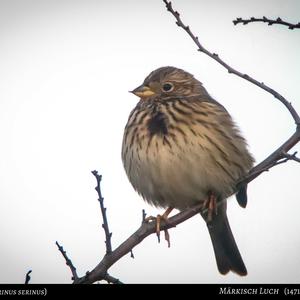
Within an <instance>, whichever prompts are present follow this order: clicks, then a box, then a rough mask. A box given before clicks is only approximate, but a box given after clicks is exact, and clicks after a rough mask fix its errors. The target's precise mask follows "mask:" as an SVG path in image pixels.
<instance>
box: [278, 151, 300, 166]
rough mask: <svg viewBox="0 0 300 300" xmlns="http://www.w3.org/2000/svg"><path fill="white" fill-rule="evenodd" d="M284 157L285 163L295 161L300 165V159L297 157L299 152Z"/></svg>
mask: <svg viewBox="0 0 300 300" xmlns="http://www.w3.org/2000/svg"><path fill="white" fill-rule="evenodd" d="M282 155H283V156H284V157H285V161H288V160H294V161H296V162H299V163H300V158H299V157H297V156H296V155H297V151H296V152H294V153H293V154H289V153H283V154H282Z"/></svg>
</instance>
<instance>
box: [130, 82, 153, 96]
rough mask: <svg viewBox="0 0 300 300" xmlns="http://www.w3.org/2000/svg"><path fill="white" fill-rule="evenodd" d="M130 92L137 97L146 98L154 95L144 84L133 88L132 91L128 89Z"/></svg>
mask: <svg viewBox="0 0 300 300" xmlns="http://www.w3.org/2000/svg"><path fill="white" fill-rule="evenodd" d="M130 93H133V94H135V95H136V96H138V97H141V98H146V97H150V96H152V95H154V94H155V93H154V92H153V91H152V90H151V89H150V88H149V87H148V86H146V85H141V86H139V87H137V88H136V89H134V90H133V91H130Z"/></svg>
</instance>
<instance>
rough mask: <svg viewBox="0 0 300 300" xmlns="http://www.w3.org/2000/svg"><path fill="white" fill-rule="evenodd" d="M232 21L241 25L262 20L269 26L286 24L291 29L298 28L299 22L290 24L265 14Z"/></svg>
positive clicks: (299, 26)
mask: <svg viewBox="0 0 300 300" xmlns="http://www.w3.org/2000/svg"><path fill="white" fill-rule="evenodd" d="M232 22H233V24H234V25H237V24H240V23H242V24H243V25H247V24H249V23H254V22H264V23H268V25H269V26H270V25H273V24H280V25H284V26H288V28H289V29H291V30H293V29H295V28H300V22H299V23H297V24H292V23H289V22H285V21H283V20H281V18H277V19H276V20H271V19H268V18H266V17H265V16H264V17H262V18H254V17H252V18H250V19H242V18H236V19H235V20H233V21H232Z"/></svg>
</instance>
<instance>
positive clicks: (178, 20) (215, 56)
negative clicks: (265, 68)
mask: <svg viewBox="0 0 300 300" xmlns="http://www.w3.org/2000/svg"><path fill="white" fill-rule="evenodd" d="M163 2H164V3H165V4H166V7H167V10H168V11H169V12H170V13H171V14H172V15H173V16H174V17H175V18H176V24H177V25H178V26H179V27H181V28H182V29H183V30H185V31H186V32H187V34H188V35H189V36H190V37H191V38H192V40H193V41H194V43H195V44H196V45H197V47H198V51H200V52H203V53H205V54H206V55H208V56H209V57H211V58H212V59H214V60H215V61H217V62H218V63H219V64H221V65H222V66H223V67H224V68H226V69H227V71H228V72H229V73H232V74H234V75H236V76H239V77H241V78H244V79H245V80H247V81H250V82H251V83H253V84H255V85H256V86H258V87H260V88H262V89H263V90H265V91H267V92H268V93H270V94H272V95H273V96H274V97H275V98H277V99H278V100H279V101H280V102H282V103H283V104H284V105H285V107H286V108H287V109H288V110H289V112H290V114H291V115H292V117H293V119H294V120H295V123H296V125H299V126H300V117H299V115H298V113H297V112H296V110H295V109H294V107H293V106H292V104H291V103H290V102H288V101H287V100H286V99H285V98H284V97H283V96H282V95H280V94H279V93H278V92H276V91H275V90H273V89H272V88H270V87H268V86H267V85H265V84H264V83H263V82H259V81H257V80H256V79H254V78H252V77H250V76H249V75H247V74H243V73H241V72H239V71H237V70H235V69H233V68H232V67H230V66H229V65H228V64H227V63H226V62H224V61H223V60H222V59H221V58H220V57H219V55H218V54H216V53H212V52H210V51H208V50H207V49H205V48H204V47H203V46H202V45H201V44H200V42H199V39H198V37H197V36H195V35H194V34H193V33H192V31H191V30H190V27H189V26H186V25H185V24H184V23H183V22H182V20H181V18H180V14H179V13H178V12H177V11H175V10H174V9H173V7H172V3H171V2H169V1H167V0H163Z"/></svg>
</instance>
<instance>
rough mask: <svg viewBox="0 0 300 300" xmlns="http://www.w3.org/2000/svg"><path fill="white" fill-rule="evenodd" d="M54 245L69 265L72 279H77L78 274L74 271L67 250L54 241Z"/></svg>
mask: <svg viewBox="0 0 300 300" xmlns="http://www.w3.org/2000/svg"><path fill="white" fill-rule="evenodd" d="M55 244H56V246H57V247H58V250H59V251H60V253H61V254H62V256H63V257H64V259H65V261H66V265H67V266H69V268H70V270H71V272H72V275H73V276H72V280H74V281H76V280H78V275H77V272H76V268H75V267H74V265H73V263H72V261H71V259H70V258H69V257H68V255H67V252H66V251H65V250H64V248H63V247H62V246H61V245H60V244H59V243H58V242H57V241H56V242H55Z"/></svg>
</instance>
